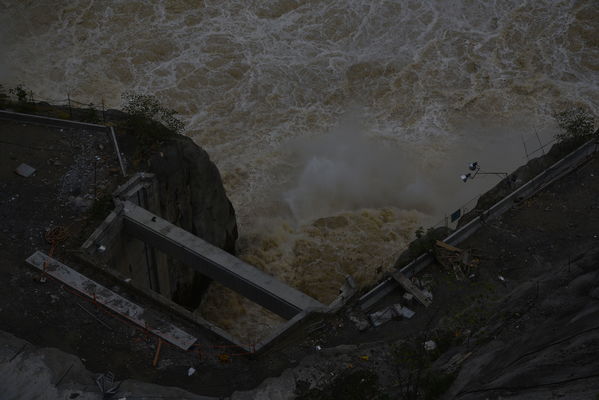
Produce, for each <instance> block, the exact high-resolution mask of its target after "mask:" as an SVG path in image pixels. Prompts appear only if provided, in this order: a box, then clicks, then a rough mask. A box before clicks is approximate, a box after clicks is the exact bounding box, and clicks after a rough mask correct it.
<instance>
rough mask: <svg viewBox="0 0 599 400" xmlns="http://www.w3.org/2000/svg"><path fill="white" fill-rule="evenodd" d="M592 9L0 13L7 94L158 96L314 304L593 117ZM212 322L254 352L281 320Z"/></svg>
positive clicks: (7, 8) (268, 257) (288, 1)
mask: <svg viewBox="0 0 599 400" xmlns="http://www.w3.org/2000/svg"><path fill="white" fill-rule="evenodd" d="M597 26H599V15H598V11H597V7H596V2H595V1H593V0H587V1H584V0H583V1H548V0H547V1H545V0H534V1H532V0H531V1H509V0H506V1H486V0H478V1H477V0H456V1H451V2H447V1H432V0H430V1H420V0H419V1H410V0H407V1H401V2H398V1H372V0H369V1H366V0H349V1H345V2H330V1H324V0H311V1H294V0H276V1H275V0H273V1H245V0H244V1H191V0H188V1H184V0H168V1H167V0H163V1H153V2H147V1H139V0H120V1H119V0H107V1H102V2H100V1H92V0H85V1H84V0H70V1H49V0H36V1H9V0H3V1H2V0H0V27H1V28H0V30H1V35H0V51H1V53H2V58H1V59H0V82H2V83H3V84H4V85H5V86H11V85H13V86H14V84H15V83H18V82H22V83H24V84H25V85H26V86H28V87H29V88H31V89H32V90H33V91H34V93H36V94H38V95H39V96H42V97H45V98H48V99H63V98H65V97H66V93H67V92H69V93H70V94H71V96H72V97H73V98H76V99H78V100H79V101H82V102H90V101H91V102H95V103H99V101H100V99H101V98H104V99H105V101H106V102H107V103H109V104H111V105H113V106H118V105H119V104H120V95H121V93H122V92H123V91H125V90H129V91H135V92H141V93H150V94H155V95H156V96H158V97H159V98H160V99H161V100H162V101H163V103H165V104H167V105H169V106H171V107H173V108H175V109H176V110H178V111H179V112H180V113H181V115H182V116H183V118H184V120H185V122H186V124H187V127H186V134H187V135H190V136H191V137H193V138H194V140H196V142H197V143H199V144H200V145H202V146H203V147H204V148H206V149H207V150H208V152H209V153H210V155H211V157H212V159H213V160H214V161H215V162H216V164H217V165H218V167H219V169H220V170H221V173H222V175H223V178H224V182H225V186H226V188H227V191H228V193H229V196H230V197H231V200H232V201H233V203H234V206H235V208H236V210H237V213H238V217H239V225H240V232H241V239H240V242H239V251H240V254H241V257H242V258H244V259H245V260H247V261H248V262H250V263H251V264H253V265H256V266H258V267H260V268H262V269H264V270H266V271H268V272H270V273H272V274H275V275H277V276H278V277H280V278H281V279H283V280H285V281H286V282H289V283H290V284H292V285H294V286H296V287H297V288H299V289H301V290H303V291H305V292H306V293H309V294H310V295H312V296H315V297H316V298H318V299H319V300H321V301H323V302H325V303H326V302H329V301H331V300H332V299H333V298H334V297H335V296H336V294H337V292H338V289H339V287H340V285H341V284H342V282H343V279H344V277H345V276H346V275H347V274H351V275H352V276H354V278H355V279H356V280H357V281H358V282H359V283H360V284H361V285H366V284H370V283H372V282H373V281H375V280H376V279H377V278H378V277H379V276H381V274H383V273H384V272H385V271H386V270H387V269H388V268H389V267H390V265H391V264H392V261H393V260H394V258H395V257H396V256H397V254H398V253H399V252H400V251H401V249H402V248H403V247H404V246H405V244H406V243H407V242H408V241H409V240H410V239H411V238H412V236H413V232H414V230H415V229H416V228H417V227H418V226H419V225H425V226H426V225H430V224H434V223H435V222H437V221H438V220H439V219H440V218H441V217H442V216H443V215H444V214H445V213H447V212H451V211H452V210H453V209H455V208H456V207H458V206H459V205H460V204H462V203H463V202H465V201H466V200H468V199H470V198H471V197H473V196H475V195H476V194H477V193H480V192H482V191H483V190H485V189H486V188H488V187H489V186H491V185H493V184H494V183H496V180H494V178H493V177H492V176H486V177H482V176H481V177H480V178H477V179H476V180H474V181H472V182H469V183H468V184H467V185H464V184H463V183H462V182H460V181H459V179H458V178H457V176H459V174H461V173H463V172H465V171H464V169H465V168H464V166H465V165H466V164H467V163H468V162H470V161H475V160H478V161H479V162H480V163H481V165H482V166H483V168H484V169H486V170H489V171H501V172H504V171H508V172H509V171H510V170H512V169H513V168H514V167H516V166H517V165H519V164H521V163H522V162H524V161H525V160H526V158H525V150H524V145H523V142H524V144H526V149H527V151H530V150H531V149H533V148H536V147H538V139H537V135H538V136H539V138H540V140H541V141H546V140H548V139H550V138H551V137H552V135H553V134H554V133H555V130H556V127H555V125H554V123H553V120H552V118H551V114H552V113H553V112H554V111H559V110H561V109H563V108H565V107H567V106H568V105H569V104H572V103H576V104H581V105H584V106H586V107H588V108H590V109H591V110H592V111H593V112H594V113H595V114H597V111H598V103H599V95H598V93H599V91H598V90H597V89H598V76H599V74H598V70H599V53H598V51H599V50H598V48H599V43H598V40H599V39H598V38H599V35H598V32H597V28H596V27H597ZM199 312H201V313H202V314H204V315H205V316H207V317H209V318H210V319H212V320H214V321H215V322H217V323H219V324H220V325H222V326H224V327H225V328H230V329H233V330H234V331H235V333H236V334H238V335H239V336H242V337H247V338H248V340H253V339H255V338H256V337H259V336H262V335H264V334H265V332H267V331H268V330H269V329H270V328H271V327H272V326H273V325H275V324H276V322H277V319H276V318H275V317H274V316H272V315H269V314H268V313H265V312H264V311H263V310H261V309H259V308H257V307H255V306H252V305H251V304H249V303H247V302H245V301H243V300H241V299H239V298H237V297H235V296H230V295H228V294H226V293H225V292H224V291H223V289H221V288H218V287H216V286H215V287H214V288H212V289H211V293H210V295H209V296H208V299H207V301H206V302H205V304H204V306H203V308H202V310H200V311H199Z"/></svg>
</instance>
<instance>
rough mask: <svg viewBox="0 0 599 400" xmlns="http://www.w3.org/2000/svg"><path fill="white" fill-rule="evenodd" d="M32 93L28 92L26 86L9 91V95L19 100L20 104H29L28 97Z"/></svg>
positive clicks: (18, 86) (20, 85) (19, 86)
mask: <svg viewBox="0 0 599 400" xmlns="http://www.w3.org/2000/svg"><path fill="white" fill-rule="evenodd" d="M30 92H31V91H28V90H27V89H26V88H25V86H23V85H22V84H19V85H17V86H15V87H14V88H11V89H8V94H10V95H11V96H14V97H16V98H17V101H18V102H19V103H27V100H28V99H27V96H28V94H29V93H30Z"/></svg>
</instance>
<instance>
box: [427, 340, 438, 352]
mask: <svg viewBox="0 0 599 400" xmlns="http://www.w3.org/2000/svg"><path fill="white" fill-rule="evenodd" d="M436 348H437V343H435V342H434V341H433V340H427V341H426V342H424V350H426V351H433V350H435V349H436Z"/></svg>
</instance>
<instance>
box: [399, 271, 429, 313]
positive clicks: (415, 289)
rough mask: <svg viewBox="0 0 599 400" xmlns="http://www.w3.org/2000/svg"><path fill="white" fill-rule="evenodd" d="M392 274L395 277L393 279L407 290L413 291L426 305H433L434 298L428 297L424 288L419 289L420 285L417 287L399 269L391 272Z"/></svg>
mask: <svg viewBox="0 0 599 400" xmlns="http://www.w3.org/2000/svg"><path fill="white" fill-rule="evenodd" d="M391 276H392V277H393V279H395V280H396V281H397V282H398V283H399V284H400V285H401V286H402V287H403V288H404V289H405V290H407V291H408V292H410V293H412V294H413V295H414V297H416V299H417V300H418V301H419V302H421V303H422V304H423V305H424V306H425V307H428V306H430V305H431V303H432V300H431V299H430V297H428V296H427V295H425V294H424V293H423V292H422V290H420V289H418V287H416V285H414V284H413V283H412V281H411V280H410V279H409V278H408V277H407V276H405V275H404V274H403V273H401V272H399V271H395V272H392V273H391Z"/></svg>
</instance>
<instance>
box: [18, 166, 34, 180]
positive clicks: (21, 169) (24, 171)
mask: <svg viewBox="0 0 599 400" xmlns="http://www.w3.org/2000/svg"><path fill="white" fill-rule="evenodd" d="M15 173H16V174H17V175H21V176H23V177H25V178H29V177H30V176H31V175H33V174H34V173H35V168H33V167H32V166H31V165H27V164H21V165H19V166H18V167H17V169H15Z"/></svg>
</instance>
